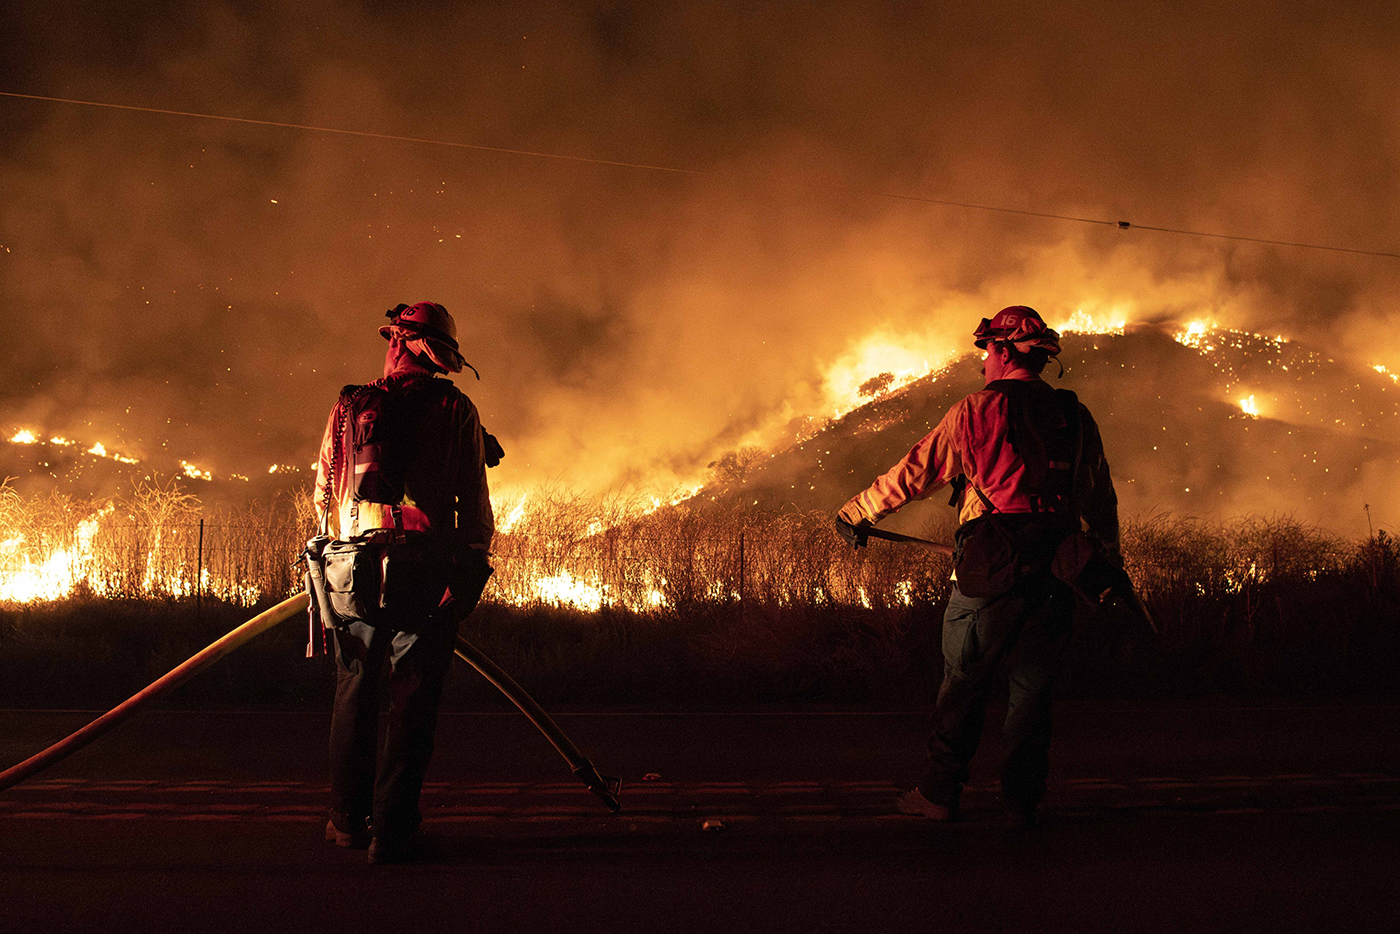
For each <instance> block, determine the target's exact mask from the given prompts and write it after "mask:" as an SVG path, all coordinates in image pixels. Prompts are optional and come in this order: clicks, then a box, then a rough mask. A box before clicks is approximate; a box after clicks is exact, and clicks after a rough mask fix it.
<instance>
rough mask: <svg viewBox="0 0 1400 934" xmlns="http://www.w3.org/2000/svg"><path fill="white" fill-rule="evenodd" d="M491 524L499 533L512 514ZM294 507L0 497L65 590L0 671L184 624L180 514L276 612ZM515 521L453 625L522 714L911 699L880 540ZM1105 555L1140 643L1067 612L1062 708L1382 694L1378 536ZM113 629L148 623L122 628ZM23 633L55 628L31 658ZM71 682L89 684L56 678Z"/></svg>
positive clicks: (10, 561) (591, 520) (934, 636)
mask: <svg viewBox="0 0 1400 934" xmlns="http://www.w3.org/2000/svg"><path fill="white" fill-rule="evenodd" d="M501 505H502V508H501V509H500V514H501V516H503V517H507V516H509V515H510V514H511V513H512V512H513V504H511V503H504V504H501ZM309 506H310V502H309V496H305V495H303V496H299V497H293V498H289V499H286V500H283V501H279V502H277V503H273V504H270V505H265V506H256V505H252V506H248V507H245V508H243V509H241V510H227V511H221V512H217V513H210V512H204V511H203V510H202V508H201V506H200V504H199V503H198V502H197V501H195V500H193V499H192V498H190V497H188V496H186V495H184V494H182V493H181V492H180V491H179V490H178V489H177V488H176V487H175V486H174V485H173V484H165V485H162V484H159V483H155V484H148V485H145V486H141V487H137V488H136V489H134V490H133V492H132V494H131V495H130V496H128V497H124V498H122V499H120V500H118V501H117V502H115V503H111V504H102V505H97V504H90V503H84V502H79V501H74V500H70V499H66V498H63V497H57V496H54V497H47V498H39V499H31V500H26V499H23V498H21V497H19V496H17V495H15V494H14V493H13V492H12V491H8V490H4V491H0V549H3V550H0V582H3V581H4V580H5V579H6V578H5V575H7V574H13V573H14V571H15V569H16V568H23V567H31V568H32V567H36V566H39V565H41V564H43V563H44V562H46V561H47V562H50V563H53V562H54V560H55V558H54V556H56V555H57V556H60V557H62V561H59V562H58V563H60V564H62V563H64V562H67V567H68V568H69V570H71V572H72V574H73V575H74V576H75V577H76V578H78V579H79V583H78V585H77V586H76V587H75V588H72V589H70V590H68V591H65V593H67V594H68V597H67V602H66V603H61V604H54V605H52V609H51V610H43V609H41V604H39V603H35V602H34V601H20V602H16V601H13V600H12V601H11V602H10V604H9V607H8V609H5V610H4V613H3V615H4V618H5V619H6V620H9V621H10V625H9V628H4V627H0V655H7V656H8V655H13V653H14V652H15V651H18V649H17V648H16V645H17V644H18V643H17V642H16V640H17V639H18V640H19V642H24V644H25V645H28V646H29V648H27V649H25V650H24V651H23V652H21V654H22V655H23V656H24V657H25V658H29V659H33V658H37V657H39V656H45V655H46V653H48V654H49V655H52V653H59V654H63V653H64V652H65V651H66V652H67V654H68V655H69V656H71V658H73V659H75V660H76V659H86V660H87V661H86V662H83V665H86V666H87V668H92V669H93V670H96V668H97V667H100V666H101V665H102V664H103V659H102V658H101V657H100V656H101V653H100V652H99V653H97V654H96V655H94V654H93V651H95V650H91V651H90V649H91V646H88V647H83V646H82V645H79V644H77V643H73V644H69V643H72V642H73V640H72V639H71V638H69V637H68V636H64V635H62V632H65V631H68V627H67V626H66V625H59V624H58V623H56V622H54V621H55V620H61V619H64V618H66V617H65V615H64V614H65V612H66V611H65V610H64V607H65V606H67V607H70V608H73V612H75V613H88V614H96V615H97V616H102V615H103V614H104V613H106V612H107V611H104V610H102V609H101V605H102V604H104V603H105V604H119V603H123V601H125V602H126V603H129V604H131V605H133V606H134V605H136V604H147V605H150V604H156V603H162V602H163V603H166V604H168V605H169V607H170V609H169V610H168V612H167V611H162V612H159V613H156V614H155V615H156V616H160V617H161V618H162V619H166V620H167V624H168V625H180V626H184V625H185V624H184V623H178V624H177V623H176V622H175V621H177V620H181V619H186V618H187V616H188V612H189V610H190V609H191V607H190V603H191V602H192V601H191V600H190V598H191V597H192V596H193V595H194V594H195V593H196V592H197V589H196V587H195V581H196V579H197V575H196V573H195V572H196V568H197V567H199V565H200V563H201V559H200V554H199V542H198V534H199V519H200V518H203V520H204V545H203V558H202V565H203V569H204V577H203V582H204V586H203V596H204V598H205V602H206V603H210V602H211V600H212V602H213V604H214V605H218V606H226V607H229V608H231V609H230V612H232V613H233V615H236V612H233V611H236V609H237V608H238V607H246V606H250V605H254V604H259V603H262V604H265V603H267V602H270V601H272V600H275V599H279V598H280V597H282V596H284V595H286V594H287V593H290V592H292V591H294V590H295V589H297V588H298V587H299V585H300V577H299V571H298V569H297V568H296V566H295V560H296V555H297V553H298V552H299V551H300V549H301V547H302V544H303V542H304V541H305V540H306V538H307V537H308V536H309V535H310V534H312V532H313V531H314V520H313V517H312V512H311V510H310V508H309ZM527 506H528V508H527V509H525V510H524V511H523V512H522V513H521V514H520V515H518V516H517V517H516V518H515V520H514V522H513V523H503V524H504V525H508V526H509V531H508V532H502V533H500V534H499V536H498V538H497V542H496V546H495V548H496V559H495V564H496V566H497V569H498V573H497V575H496V577H495V578H494V580H493V583H492V585H491V588H490V590H489V591H488V593H487V599H486V601H485V603H484V604H483V607H482V608H481V609H480V610H479V611H478V613H477V614H476V616H475V617H474V618H473V623H472V625H473V626H474V627H475V626H477V625H478V624H480V628H479V631H478V635H477V637H478V638H480V639H482V640H483V642H484V647H488V651H494V652H495V653H497V654H499V655H500V656H501V657H500V660H501V661H502V663H504V664H506V665H507V667H508V668H510V669H511V670H512V671H515V672H517V673H519V675H520V677H521V679H522V681H523V682H524V683H526V684H527V686H530V687H532V688H534V689H536V690H539V691H540V692H541V694H542V696H543V697H545V698H549V699H551V700H554V701H559V702H562V701H580V702H588V701H590V700H594V701H612V700H619V699H626V698H632V699H634V700H645V699H648V698H657V697H672V696H674V697H677V698H686V697H689V698H697V697H707V698H711V699H714V698H728V699H730V700H732V701H734V702H740V701H742V700H744V699H749V700H753V699H794V698H805V699H815V698H823V699H838V700H839V699H844V700H860V699H866V700H871V702H874V701H873V699H875V698H879V699H881V700H882V702H886V703H901V702H903V703H917V702H918V701H920V700H922V699H923V696H924V694H925V693H926V692H928V691H929V690H931V689H932V686H933V683H934V682H935V681H936V679H937V674H938V671H939V659H938V652H939V649H938V641H939V636H938V629H939V623H938V620H939V618H940V614H941V610H942V606H943V604H944V602H945V601H946V599H947V595H948V590H949V584H948V570H949V569H948V564H947V560H946V559H944V558H941V557H939V556H937V555H934V554H932V553H930V552H927V551H922V550H918V549H916V548H912V547H908V546H898V545H891V544H889V543H884V542H875V543H872V546H871V547H870V548H868V549H865V550H862V551H858V552H857V551H854V550H852V549H850V548H849V547H848V546H847V545H845V544H844V543H843V542H842V541H841V540H840V539H839V537H838V536H836V534H835V533H834V531H833V529H832V526H831V520H830V517H829V516H827V515H825V514H822V513H802V512H786V513H775V512H763V511H759V510H756V509H743V508H732V507H720V506H717V505H715V504H713V503H710V502H708V501H697V500H691V501H688V502H686V503H682V504H680V505H678V506H675V507H674V508H673V507H671V506H668V505H665V504H661V505H660V506H659V508H658V507H657V506H656V505H655V504H653V503H652V502H651V501H649V500H648V501H647V502H638V501H637V500H635V499H623V498H618V497H612V498H595V497H585V496H580V495H576V494H572V493H568V492H565V491H554V492H548V493H541V492H536V493H534V494H532V498H531V500H530V501H529V502H528V503H527ZM1124 553H1125V556H1126V560H1127V563H1128V568H1129V571H1130V572H1131V573H1132V575H1133V578H1134V579H1135V580H1136V581H1137V582H1138V585H1139V588H1140V590H1141V593H1142V595H1143V597H1144V599H1145V600H1146V602H1147V604H1148V605H1149V606H1150V608H1151V609H1152V611H1153V614H1154V616H1155V617H1156V619H1157V621H1158V623H1159V624H1160V625H1161V627H1162V630H1163V635H1162V638H1161V639H1160V640H1157V641H1156V642H1155V643H1149V642H1148V641H1147V640H1144V639H1142V638H1140V636H1141V634H1140V633H1135V632H1134V631H1133V630H1132V629H1131V627H1130V626H1128V625H1127V624H1126V621H1125V620H1123V619H1122V618H1115V617H1112V616H1103V615H1100V616H1098V617H1090V616H1087V615H1086V617H1085V618H1084V619H1083V620H1081V623H1080V625H1079V628H1078V631H1077V635H1076V643H1075V647H1074V649H1073V650H1072V655H1073V658H1072V669H1073V672H1074V675H1075V677H1074V678H1072V679H1071V681H1072V682H1074V683H1075V684H1076V685H1077V687H1076V688H1074V689H1075V690H1080V691H1083V692H1086V693H1091V694H1104V693H1110V694H1129V695H1133V694H1143V693H1151V694H1163V693H1166V694H1171V693H1188V694H1189V693H1200V692H1203V691H1223V692H1227V693H1250V692H1253V693H1259V692H1263V693H1276V694H1298V693H1309V692H1312V693H1339V692H1341V693H1368V692H1372V691H1377V690H1379V691H1390V690H1392V689H1394V688H1395V687H1397V674H1396V673H1397V672H1400V601H1398V600H1397V594H1400V571H1397V549H1396V546H1395V543H1394V541H1393V539H1391V538H1390V537H1389V536H1388V535H1386V534H1385V533H1380V534H1378V535H1375V536H1372V537H1370V538H1368V539H1364V540H1359V541H1358V540H1347V539H1341V538H1338V537H1336V536H1333V535H1330V534H1328V533H1326V532H1325V531H1323V530H1320V529H1317V528H1315V527H1311V526H1306V525H1302V524H1300V523H1298V522H1295V521H1293V520H1291V519H1289V518H1287V517H1271V518H1262V517H1250V518H1244V519H1238V520H1235V521H1232V522H1229V523H1225V524H1212V523H1208V522H1204V521H1202V520H1199V519H1192V518H1187V517H1174V516H1169V515H1164V514H1157V515H1152V516H1148V517H1146V518H1143V519H1139V520H1134V521H1128V522H1125V524H1124ZM26 562H28V564H26ZM94 598H100V599H94ZM114 612H115V611H114ZM121 612H122V613H124V614H127V615H132V614H135V615H136V616H140V618H141V619H143V620H148V615H149V614H147V615H142V613H145V611H137V610H135V609H132V610H123V611H121ZM215 612H216V613H223V614H224V616H227V615H229V612H225V611H223V610H216V611H215ZM119 615H120V614H119ZM41 618H42V619H43V620H46V621H47V622H44V623H40V622H39V620H40V619H41ZM122 618H125V616H123V617H122ZM151 618H152V619H153V618H154V617H151ZM219 618H220V619H223V616H220V617H219ZM75 625H76V624H75ZM36 627H56V628H57V629H58V630H61V631H52V632H49V633H48V634H47V635H45V636H44V637H43V638H42V639H40V641H39V642H35V641H34V640H35V639H39V630H38V629H36ZM194 628H195V629H197V630H198V632H199V633H200V634H201V635H202V634H203V633H204V628H201V627H194ZM78 629H81V626H79V627H78ZM78 629H74V630H72V632H74V633H76V632H77V631H78ZM141 631H142V632H144V633H146V634H147V635H146V636H143V639H148V640H150V641H151V643H152V645H162V646H164V647H163V648H159V649H151V653H152V654H153V655H155V656H158V657H161V658H163V659H164V658H166V657H167V656H171V657H170V658H169V660H170V663H171V664H173V663H174V662H175V661H177V660H178V658H175V657H173V656H172V653H175V654H178V652H180V651H184V650H185V649H186V648H189V649H191V650H193V649H194V648H198V647H199V646H198V645H193V644H188V645H187V644H186V643H188V641H189V637H190V635H191V633H186V634H184V635H182V636H181V637H180V641H179V645H178V647H177V646H174V645H173V644H169V643H170V639H172V638H173V636H169V635H167V636H166V637H165V639H166V642H164V643H162V642H161V638H162V637H161V636H160V627H159V626H158V625H156V623H154V622H150V621H149V620H148V621H147V622H143V623H142V624H141ZM26 633H27V635H26ZM288 638H289V639H290V641H292V642H295V641H297V640H296V638H295V637H291V636H289V637H288ZM26 639H27V640H29V641H28V642H25V641H24V640H26ZM55 639H56V640H57V641H54V640H55ZM65 640H67V641H65ZM284 641H285V640H284ZM40 643H42V648H39V647H38V646H39V645H40ZM143 644H145V643H143ZM65 645H67V646H68V648H67V649H66V650H65V649H64V648H63V647H64V646H65ZM36 653H37V654H36ZM46 657H47V656H46ZM13 660H15V661H17V662H18V661H19V659H18V657H17V656H16V657H15V659H13ZM65 664H67V663H66V662H65ZM75 664H76V662H75ZM80 667H82V665H80ZM167 667H168V666H167ZM87 668H85V669H84V670H85V671H86V670H87ZM83 677H89V678H91V677H93V674H92V672H91V671H88V673H87V674H86V675H82V674H79V673H77V672H76V671H75V672H72V673H70V674H69V675H67V676H65V680H69V681H70V683H71V682H72V681H73V680H81V678H83ZM9 702H11V703H22V700H21V699H20V698H16V697H11V698H9Z"/></svg>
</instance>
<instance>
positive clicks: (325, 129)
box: [0, 91, 714, 175]
mask: <svg viewBox="0 0 1400 934" xmlns="http://www.w3.org/2000/svg"><path fill="white" fill-rule="evenodd" d="M0 97H18V98H22V99H24V100H31V101H49V102H51V103H55V104H79V105H81V106H83V107H106V108H108V109H111V110H135V111H138V112H140V113H148V114H166V115H167V116H171V117H198V118H199V119H201V120H223V121H225V122H227V123H251V124H254V125H255V126H275V127H282V128H283V129H288V130H310V131H312V132H314V133H335V134H338V135H340V136H363V137H367V138H369V139H387V140H393V141H395V142H399V143H424V144H427V145H430V146H451V147H453V148H454V149H475V150H478V151H480V152H501V153H506V154H508V155H512V156H534V157H536V158H538V159H557V160H559V161H561V162H586V163H588V164H590V165H615V166H620V167H622V168H625V169H648V170H650V171H653V172H674V173H675V174H677V175H712V174H714V173H712V172H702V171H699V170H697V169H677V168H673V167H671V166H666V165H647V164H646V163H642V162H617V161H614V160H612V159H590V158H588V157H587V156H568V155H562V154H560V153H556V152H535V151H534V150H530V149H507V148H505V147H503V146H482V145H479V144H477V143H457V142H453V141H451V140H445V139H426V138H424V137H421V136H395V135H393V134H390V133H371V132H369V131H367V130H342V129H338V128H336V127H329V126H311V125H309V124H306V123H281V122H279V121H277V120H254V119H252V118H251V117H228V116H225V115H223V114H202V113H194V112H192V111H188V110H163V109H161V108H159V107H137V106H135V105H133V104H108V103H104V102H102V101H79V100H72V99H71V98H67V97H43V96H41V95H38V94H15V93H14V92H12V91H0Z"/></svg>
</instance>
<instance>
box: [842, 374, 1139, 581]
mask: <svg viewBox="0 0 1400 934" xmlns="http://www.w3.org/2000/svg"><path fill="white" fill-rule="evenodd" d="M1012 378H1020V379H1027V380H1034V381H1035V382H1036V383H1040V384H1041V385H1042V386H1044V385H1045V384H1044V383H1043V381H1042V380H1041V379H1040V377H1039V376H1035V375H1032V374H1025V375H1017V376H1014V377H1012ZM1026 388H1027V389H1033V388H1034V389H1038V388H1039V387H1029V386H1028V387H1026ZM1045 391H1051V390H1050V388H1049V387H1048V386H1046V387H1045ZM1076 408H1077V412H1078V417H1079V446H1078V447H1079V450H1078V457H1077V461H1076V465H1075V468H1074V477H1073V492H1072V495H1071V498H1070V511H1071V512H1072V513H1073V514H1074V516H1075V517H1076V518H1079V519H1082V520H1083V522H1084V525H1085V527H1086V531H1087V532H1088V533H1089V534H1090V535H1091V536H1093V537H1094V538H1096V539H1098V540H1099V541H1100V542H1101V543H1102V544H1103V545H1104V547H1105V548H1107V549H1108V550H1109V551H1110V553H1111V554H1117V553H1118V497H1117V495H1116V494H1115V493H1114V491H1113V480H1112V478H1111V477H1110V476H1109V472H1108V461H1107V460H1106V459H1105V457H1104V451H1103V440H1102V438H1101V437H1100V436H1099V428H1098V425H1097V424H1095V422H1094V418H1093V416H1092V415H1090V414H1089V410H1088V409H1087V408H1085V407H1084V406H1083V404H1077V406H1076ZM1010 409H1011V403H1010V400H1009V397H1008V394H1007V393H1004V392H1000V391H998V390H996V389H991V388H988V389H983V390H981V391H979V392H974V393H973V394H972V395H970V396H967V397H966V398H965V399H963V400H962V401H960V402H958V403H957V404H956V405H954V406H953V407H952V408H951V409H949V410H948V414H947V415H945V416H943V420H942V421H940V422H939V423H938V425H937V426H936V427H935V428H934V429H933V431H931V432H929V433H928V434H927V435H926V436H924V438H923V439H922V440H921V441H919V443H918V444H916V445H914V447H913V449H911V450H910V451H909V453H908V454H907V455H905V457H904V459H903V460H901V461H900V462H899V463H897V464H895V465H894V466H893V467H891V468H890V469H889V470H888V471H887V472H886V473H885V474H884V475H883V476H881V477H879V478H878V479H876V481H875V482H874V483H872V484H871V485H870V486H869V488H867V489H865V490H862V491H861V492H860V493H858V494H857V495H856V496H855V497H854V498H852V499H851V500H850V502H848V503H847V504H846V505H845V506H844V507H842V509H841V513H840V514H841V516H842V518H844V519H846V520H847V521H849V522H851V523H852V524H855V523H858V522H859V521H860V520H861V519H866V520H868V521H870V522H871V523H875V522H879V521H880V520H881V519H883V518H885V517H886V516H888V515H890V514H891V513H894V512H896V511H898V510H899V508H900V507H901V506H903V505H904V504H905V503H908V502H909V501H910V500H916V499H923V498H925V497H927V496H929V495H930V494H932V493H935V492H937V491H938V490H941V489H942V488H944V487H946V486H948V485H949V484H952V483H954V482H955V481H957V480H958V478H959V477H966V478H967V483H968V485H967V486H966V487H965V488H964V489H963V490H962V491H961V502H960V503H958V504H957V505H958V507H959V516H958V518H959V521H960V522H968V521H970V520H972V519H975V518H977V517H978V516H980V515H982V514H983V513H985V512H986V511H987V507H986V506H985V505H984V504H983V502H982V498H981V497H979V496H978V495H977V493H976V492H974V491H973V489H972V487H976V488H977V489H979V490H981V491H982V493H984V494H985V495H986V497H987V498H988V499H989V500H991V502H992V505H993V506H995V507H996V510H997V511H998V512H1002V513H1022V514H1025V513H1036V512H1041V511H1044V510H1043V508H1042V506H1041V503H1040V501H1039V497H1038V494H1039V492H1040V491H1038V490H1037V489H1035V487H1034V485H1033V484H1032V483H1031V482H1030V476H1029V472H1028V470H1027V466H1026V462H1025V460H1023V459H1022V457H1021V455H1020V454H1018V453H1017V451H1016V449H1015V448H1014V447H1013V445H1012V439H1013V437H1014V432H1015V426H1014V425H1013V419H1012V417H1011V414H1010Z"/></svg>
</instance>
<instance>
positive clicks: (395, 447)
mask: <svg viewBox="0 0 1400 934" xmlns="http://www.w3.org/2000/svg"><path fill="white" fill-rule="evenodd" d="M387 317H388V318H389V323H387V324H385V325H384V326H383V327H381V328H380V329H379V333H380V335H381V336H382V337H384V339H385V340H387V341H388V342H389V346H388V348H387V349H386V351H385V355H384V375H383V377H381V378H380V379H377V380H375V381H374V382H372V383H369V384H367V385H364V386H346V387H345V389H343V390H342V391H341V394H340V399H339V400H338V401H337V402H336V405H335V407H334V408H333V409H332V410H331V415H330V419H329V420H328V422H327V424H326V433H325V438H324V440H323V441H322V443H321V455H320V460H319V464H318V469H317V472H316V507H317V510H318V514H319V517H320V518H321V521H322V536H321V539H320V540H321V541H323V542H328V544H325V545H324V546H323V551H322V552H321V553H319V554H318V555H317V557H318V558H320V559H321V560H322V564H321V568H322V569H323V571H322V573H323V587H324V591H325V593H324V596H325V600H326V605H327V607H328V609H329V611H330V612H329V613H328V614H323V623H324V625H325V626H326V627H327V633H328V635H329V636H330V637H331V641H332V642H333V643H334V652H335V659H336V691H335V706H334V711H333V714H332V719H331V735H330V761H331V803H330V808H329V810H330V821H329V823H327V825H326V839H327V840H330V841H333V842H334V843H336V844H337V845H339V846H345V847H356V848H359V847H368V848H369V859H370V862H398V861H402V860H404V859H407V858H409V857H410V856H411V855H412V852H413V848H414V842H415V835H416V833H417V829H418V824H419V822H420V821H421V820H422V815H421V813H420V812H419V809H418V801H419V795H420V792H421V790H422V785H423V776H424V774H425V772H426V771H427V767H428V761H429V758H430V757H431V755H432V751H433V734H434V732H435V730H436V725H437V713H438V704H439V701H440V699H441V695H442V685H443V680H444V678H445V677H446V675H447V670H448V668H449V667H450V665H451V661H452V649H453V643H454V640H455V638H456V634H457V626H458V623H459V622H460V620H461V619H462V617H464V616H465V615H466V614H468V613H470V612H471V610H472V608H473V607H474V606H475V605H476V602H477V600H478V599H479V598H480V596H481V591H482V588H484V587H485V585H486V581H487V578H488V577H489V576H490V573H491V569H490V564H489V562H488V559H487V553H488V550H489V548H490V546H491V538H492V535H493V534H494V531H495V522H494V519H493V517H492V513H491V499H490V495H489V493H488V490H487V484H486V468H487V466H488V465H494V461H495V460H496V459H498V458H499V456H500V449H499V446H497V445H496V444H495V439H494V438H492V437H491V436H490V435H489V434H487V433H486V432H485V431H484V430H483V429H482V427H481V420H480V418H479V416H478V414H477V409H476V406H475V405H474V404H472V401H471V399H469V398H467V396H465V395H464V394H463V393H462V392H461V391H459V390H458V389H457V388H456V386H454V385H453V383H452V382H451V380H448V379H444V378H443V377H444V376H445V375H446V374H448V373H460V372H461V371H462V369H463V367H470V366H471V365H470V364H468V363H467V362H466V360H464V359H463V357H462V354H461V351H460V349H459V347H458V344H457V326H456V324H455V323H454V322H453V320H452V316H451V315H450V314H448V312H447V309H445V308H444V307H443V306H441V305H439V304H437V303H435V302H419V303H418V304H416V305H398V306H397V307H395V308H392V309H390V310H389V311H388V312H387ZM472 369H473V372H475V368H472ZM332 525H334V526H335V528H334V529H331V526H332ZM332 531H334V532H335V533H336V537H335V539H334V540H329V533H330V532H332ZM326 616H329V617H330V618H326ZM386 668H387V669H388V672H389V675H388V677H389V694H390V708H389V725H388V732H387V735H386V736H385V740H384V748H383V754H382V755H378V749H377V747H378V740H377V734H378V724H379V681H380V678H381V675H382V674H383V672H384V670H385V669H386Z"/></svg>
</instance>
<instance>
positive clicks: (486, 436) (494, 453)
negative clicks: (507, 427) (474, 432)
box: [481, 429, 506, 467]
mask: <svg viewBox="0 0 1400 934" xmlns="http://www.w3.org/2000/svg"><path fill="white" fill-rule="evenodd" d="M481 435H482V440H483V441H484V442H486V450H485V454H486V466H487V467H495V466H497V465H498V464H500V462H501V458H503V457H505V456H506V449H505V448H503V447H501V442H499V441H497V440H496V436H495V435H493V434H491V432H489V431H486V430H485V429H482V432H481Z"/></svg>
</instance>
